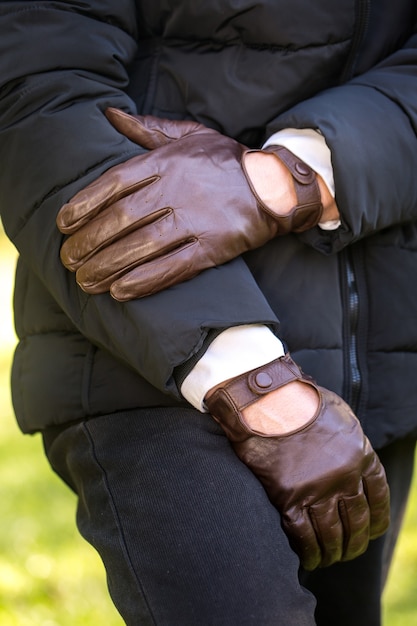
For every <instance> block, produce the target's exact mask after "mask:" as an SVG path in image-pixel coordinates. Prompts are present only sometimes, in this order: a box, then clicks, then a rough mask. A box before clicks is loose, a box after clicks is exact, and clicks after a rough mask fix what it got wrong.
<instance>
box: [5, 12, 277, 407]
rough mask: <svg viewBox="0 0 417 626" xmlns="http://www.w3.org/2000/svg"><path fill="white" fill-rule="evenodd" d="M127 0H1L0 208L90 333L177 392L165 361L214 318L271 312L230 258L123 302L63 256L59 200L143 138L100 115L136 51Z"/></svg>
mask: <svg viewBox="0 0 417 626" xmlns="http://www.w3.org/2000/svg"><path fill="white" fill-rule="evenodd" d="M136 20H137V16H136V14H135V3H134V2H133V0H118V1H117V2H115V1H111V0H96V1H90V2H79V1H77V0H72V1H71V0H70V1H67V2H65V1H52V2H49V1H43V2H38V1H22V0H20V1H15V2H1V3H0V163H1V167H0V209H1V217H2V221H3V224H4V227H5V230H6V232H7V234H8V236H9V237H10V239H11V240H12V241H13V243H14V244H15V246H16V248H17V249H18V250H19V253H20V255H21V257H22V259H23V260H24V262H25V263H26V264H28V265H29V266H30V267H31V269H32V270H33V271H34V272H35V273H36V274H37V275H38V277H39V278H40V279H41V281H42V282H43V283H44V285H45V286H46V287H47V289H48V290H49V292H50V293H51V294H52V296H53V297H54V299H55V300H56V301H57V302H58V303H59V305H60V306H61V307H62V309H63V310H64V311H65V312H66V314H67V315H68V316H69V317H70V319H71V320H72V321H73V322H74V323H75V325H76V326H77V328H78V329H79V330H80V331H81V332H82V333H83V334H84V335H85V336H86V337H87V338H88V339H89V340H90V341H92V342H93V343H95V344H96V345H99V346H101V347H103V348H105V349H106V350H108V351H110V352H111V353H112V354H113V355H115V356H117V357H118V358H119V359H121V360H122V361H124V362H125V363H127V364H128V365H130V366H131V367H132V368H133V369H134V370H135V371H137V372H139V373H140V374H141V375H142V376H144V377H145V378H147V379H148V380H149V381H150V382H151V383H152V384H154V385H155V386H156V387H158V388H160V389H163V390H167V391H170V392H171V393H173V394H174V395H178V391H177V390H176V387H175V384H174V382H173V378H172V372H173V369H174V368H175V367H176V366H178V365H179V364H181V363H183V362H185V361H187V359H189V358H190V356H191V355H193V354H194V353H195V352H196V351H197V350H198V349H199V348H200V346H201V344H202V343H203V341H204V338H205V336H206V334H207V332H208V331H209V330H210V329H213V328H214V329H218V328H227V327H230V326H234V325H238V324H242V323H252V322H261V323H262V322H263V323H270V324H276V318H275V316H274V314H273V313H272V311H271V309H270V308H269V306H268V304H267V302H266V300H265V299H264V298H263V296H262V294H261V292H260V290H259V289H258V287H257V285H256V283H255V281H254V280H253V278H252V277H251V275H250V272H249V270H248V269H247V267H246V265H245V264H244V263H243V261H242V260H240V259H236V260H235V261H233V262H232V263H229V264H227V265H225V266H222V267H221V268H217V269H213V270H210V271H207V272H204V273H203V274H201V275H200V276H199V277H197V278H196V279H194V280H193V281H189V282H188V283H184V284H182V285H179V286H178V287H176V288H175V289H170V290H167V291H165V292H163V293H160V294H157V295H155V296H151V297H149V298H145V299H143V300H140V301H132V302H129V303H126V304H121V303H117V302H115V301H114V300H112V299H111V298H110V296H108V295H107V294H105V295H101V296H93V297H90V296H87V295H86V294H85V293H83V292H82V291H81V290H80V289H79V288H78V286H77V285H76V283H75V277H74V275H73V274H71V273H69V272H68V271H67V270H65V269H64V267H63V266H62V264H61V262H60V260H59V249H60V245H61V242H62V236H61V234H60V233H59V231H58V230H57V228H56V225H55V218H56V214H57V212H58V210H59V208H60V207H61V206H62V204H64V203H65V202H66V201H68V199H69V198H70V197H72V196H73V195H74V194H75V193H76V192H77V191H78V190H79V189H81V188H83V187H84V186H85V185H87V184H88V183H90V182H91V181H92V180H94V179H96V178H97V177H98V176H99V175H100V174H101V173H103V172H104V171H105V170H106V169H108V168H109V167H111V166H113V165H115V164H116V163H119V162H121V161H124V160H127V159H128V158H130V157H131V156H133V155H134V154H137V153H138V152H139V151H140V149H139V148H137V147H135V146H133V144H132V143H131V142H129V141H128V140H126V139H125V138H124V137H123V136H121V135H120V134H119V133H117V132H116V131H114V130H113V129H112V127H111V126H110V125H109V123H108V122H107V120H106V118H105V116H104V115H103V111H104V109H105V108H106V107H108V106H114V107H119V108H124V109H125V110H128V111H130V112H132V113H134V112H135V110H134V105H133V103H132V102H131V101H130V100H129V98H128V97H127V95H126V91H125V90H126V86H127V84H128V69H127V68H128V67H129V64H130V63H131V62H132V60H133V59H134V56H135V52H136V45H137V44H136V39H137V32H136V24H137V22H136Z"/></svg>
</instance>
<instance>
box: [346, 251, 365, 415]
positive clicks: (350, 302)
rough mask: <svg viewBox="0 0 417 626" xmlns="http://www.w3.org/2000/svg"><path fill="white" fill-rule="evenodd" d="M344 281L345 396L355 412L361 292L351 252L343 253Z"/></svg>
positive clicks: (358, 391) (358, 392)
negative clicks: (345, 312) (345, 310)
mask: <svg viewBox="0 0 417 626" xmlns="http://www.w3.org/2000/svg"><path fill="white" fill-rule="evenodd" d="M342 261H344V263H343V262H342V267H343V271H344V275H343V279H344V280H343V283H342V284H344V286H345V287H344V292H345V302H346V305H347V307H346V308H347V314H346V316H345V324H344V344H345V347H344V355H345V356H344V361H345V365H344V368H345V389H344V393H343V395H344V398H345V400H346V402H347V403H348V404H349V405H350V406H351V407H352V409H353V411H354V412H355V413H357V412H358V410H359V403H360V395H361V388H362V376H361V370H360V367H359V358H358V322H359V292H358V285H357V282H356V274H355V271H354V267H353V262H352V258H351V252H350V251H345V252H344V253H342Z"/></svg>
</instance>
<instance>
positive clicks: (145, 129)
mask: <svg viewBox="0 0 417 626" xmlns="http://www.w3.org/2000/svg"><path fill="white" fill-rule="evenodd" d="M105 115H106V117H107V119H108V120H109V122H110V123H111V124H112V125H113V126H114V128H115V129H116V130H118V131H119V133H122V135H125V136H126V137H128V139H130V140H131V141H134V142H135V143H137V144H139V145H140V146H143V147H144V148H147V149H148V150H155V148H160V147H161V146H165V145H166V144H168V143H171V141H176V140H177V139H181V137H184V136H185V135H190V134H192V133H196V132H201V131H205V132H207V128H206V127H205V126H203V125H202V124H199V123H198V122H193V121H190V120H167V119H162V118H159V117H154V116H153V115H129V113H125V112H124V111H121V110H120V109H115V108H113V107H109V108H108V109H106V111H105Z"/></svg>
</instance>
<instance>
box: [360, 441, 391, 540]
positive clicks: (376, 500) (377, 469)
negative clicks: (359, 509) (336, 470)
mask: <svg viewBox="0 0 417 626" xmlns="http://www.w3.org/2000/svg"><path fill="white" fill-rule="evenodd" d="M367 448H368V450H369V459H370V460H369V465H368V467H367V468H366V470H365V471H364V472H363V485H364V491H365V494H366V498H367V500H368V503H369V509H370V516H371V519H370V538H371V539H376V538H377V537H380V536H381V535H383V534H384V533H385V532H386V530H387V529H388V526H389V524H390V494H389V487H388V483H387V479H386V476H385V470H384V467H383V465H382V463H381V462H380V460H379V458H378V456H377V455H376V453H375V452H374V451H373V450H372V448H371V444H370V443H369V442H368V441H367ZM368 450H367V452H368Z"/></svg>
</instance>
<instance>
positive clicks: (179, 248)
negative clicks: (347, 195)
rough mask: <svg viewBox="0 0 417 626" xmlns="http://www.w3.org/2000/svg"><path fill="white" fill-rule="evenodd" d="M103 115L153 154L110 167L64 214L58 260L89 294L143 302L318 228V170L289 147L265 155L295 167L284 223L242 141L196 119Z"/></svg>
mask: <svg viewBox="0 0 417 626" xmlns="http://www.w3.org/2000/svg"><path fill="white" fill-rule="evenodd" d="M107 117H108V118H109V119H110V121H111V122H112V123H113V124H114V125H115V127H116V128H117V129H118V130H120V131H121V132H122V133H123V134H125V135H126V136H128V137H129V138H130V139H133V140H134V141H135V142H136V143H139V144H140V145H142V146H143V147H145V148H147V149H149V150H150V152H148V153H146V154H144V155H139V156H136V157H133V158H132V159H130V160H128V161H126V163H123V164H120V165H117V166H115V167H113V168H111V169H110V170H109V171H108V172H106V173H105V174H103V175H102V176H101V177H99V178H98V179H97V180H96V181H95V182H93V183H92V184H90V185H88V186H87V187H86V188H85V189H83V190H82V191H80V192H78V193H77V194H76V196H75V197H74V198H72V199H71V200H70V201H69V202H68V203H67V204H66V205H64V206H63V207H62V209H61V211H60V212H59V214H58V218H57V224H58V227H59V228H60V230H61V232H63V233H65V234H69V235H70V237H69V238H68V239H67V240H66V241H65V242H64V244H63V246H62V249H61V259H62V262H63V263H64V265H65V267H66V268H67V269H69V270H72V271H76V272H77V282H78V284H79V285H80V286H81V287H82V289H84V291H86V292H87V293H93V294H96V293H103V292H106V291H110V293H111V295H112V296H113V297H114V298H115V299H116V300H120V301H125V300H130V299H133V298H139V297H143V296H147V295H150V294H152V293H156V292H158V291H161V290H163V289H166V288H167V287H170V286H172V285H174V284H177V283H180V282H183V281H184V280H188V279H190V278H193V277H194V276H196V275H197V274H198V273H200V272H201V271H202V270H204V269H207V268H209V267H214V266H218V265H221V264H222V263H225V262H227V261H230V260H231V259H233V258H235V257H237V256H239V255H240V254H242V253H244V252H246V251H248V250H253V249H256V248H259V247H260V246H262V245H263V244H265V243H266V242H267V241H269V240H270V239H272V238H274V237H275V236H277V235H284V234H287V233H288V232H289V231H290V230H291V229H292V228H294V229H295V230H296V231H297V232H300V231H302V230H306V229H307V228H311V226H314V225H315V224H317V222H318V221H319V218H320V215H321V209H322V206H321V202H320V192H319V189H318V185H317V181H316V176H315V173H314V172H313V171H312V170H311V169H310V168H309V167H308V166H307V165H306V164H305V163H303V161H301V160H300V159H297V158H296V157H295V156H294V155H292V154H291V153H290V152H289V151H288V150H286V149H285V148H279V147H278V146H276V147H274V148H275V149H274V150H269V151H271V152H273V153H274V154H275V155H276V156H277V158H279V159H280V160H281V161H283V162H284V164H285V165H286V166H287V167H288V169H289V170H290V172H291V174H292V176H293V179H294V181H295V188H296V193H297V198H298V204H297V206H295V207H294V208H293V209H292V210H291V213H290V214H289V215H288V216H287V215H285V216H279V215H277V213H276V212H275V211H273V210H271V209H270V208H268V206H267V205H266V204H264V203H263V202H262V200H261V198H259V196H258V195H257V194H256V192H254V190H253V188H252V185H251V183H250V180H248V177H247V175H246V173H245V171H244V168H242V160H243V158H244V156H245V154H246V152H247V150H246V147H245V146H243V145H242V144H240V143H238V142H236V141H235V140H233V139H230V138H228V137H225V136H223V135H221V134H220V133H218V132H217V131H214V130H212V129H208V128H206V127H205V126H203V125H201V124H197V123H195V122H188V121H179V122H176V121H171V120H159V119H157V118H154V117H152V116H145V117H139V116H136V117H134V116H130V115H128V114H127V113H123V112H122V111H118V110H115V109H111V110H109V111H108V112H107Z"/></svg>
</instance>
